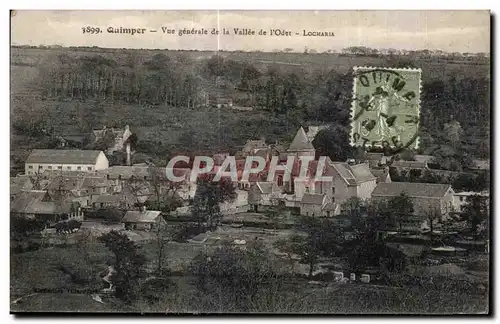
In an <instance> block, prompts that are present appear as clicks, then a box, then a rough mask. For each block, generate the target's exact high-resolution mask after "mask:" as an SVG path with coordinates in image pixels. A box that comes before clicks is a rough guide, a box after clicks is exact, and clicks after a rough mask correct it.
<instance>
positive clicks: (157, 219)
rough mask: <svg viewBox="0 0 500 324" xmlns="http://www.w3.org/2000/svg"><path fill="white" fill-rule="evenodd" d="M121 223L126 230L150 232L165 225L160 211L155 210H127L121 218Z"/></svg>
mask: <svg viewBox="0 0 500 324" xmlns="http://www.w3.org/2000/svg"><path fill="white" fill-rule="evenodd" d="M122 223H123V224H124V225H125V229H127V230H145V231H151V230H153V229H155V228H156V227H157V226H159V225H162V224H164V223H165V220H164V219H163V217H162V216H161V211H157V210H146V209H143V210H140V211H139V210H129V211H127V213H126V214H125V216H123V219H122Z"/></svg>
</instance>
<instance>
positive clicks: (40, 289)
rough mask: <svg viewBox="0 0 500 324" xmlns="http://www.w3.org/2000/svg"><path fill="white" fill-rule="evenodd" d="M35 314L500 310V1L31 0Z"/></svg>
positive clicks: (21, 276)
mask: <svg viewBox="0 0 500 324" xmlns="http://www.w3.org/2000/svg"><path fill="white" fill-rule="evenodd" d="M10 19H11V31H10V33H11V46H10V71H11V79H10V87H11V93H10V112H11V113H10V125H11V127H10V131H11V133H10V144H11V145H10V157H11V160H10V274H11V277H10V296H11V298H10V311H11V313H14V314H23V313H32V312H51V313H54V312H55V313H58V312H64V313H70V314H73V313H75V314H76V313H82V312H83V313H85V312H90V313H137V314H144V313H159V314H214V313H215V314H262V313H264V314H270V313H279V314H332V315H335V314H352V315H355V314H372V315H377V314H392V315H399V314H417V315H430V314H447V315H455V314H489V313H490V309H489V300H490V280H489V278H490V274H489V267H490V221H489V220H490V197H489V196H490V187H491V176H490V158H491V157H490V150H491V149H490V147H491V146H490V144H491V137H490V120H491V103H490V91H491V87H490V83H491V69H490V64H491V62H490V32H491V31H490V12H489V11H484V10H483V11H452V10H445V11H444V10H443V11H424V10H420V11H264V10H261V11H230V10H218V11H217V10H214V11H160V10H151V11H117V10H116V11H85V10H80V11H64V10H61V11H37V10H12V11H11V17H10Z"/></svg>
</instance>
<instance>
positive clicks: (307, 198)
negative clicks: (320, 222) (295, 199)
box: [300, 194, 325, 205]
mask: <svg viewBox="0 0 500 324" xmlns="http://www.w3.org/2000/svg"><path fill="white" fill-rule="evenodd" d="M324 198H325V195H323V194H304V196H302V200H301V201H300V202H301V203H303V204H311V205H323V200H324Z"/></svg>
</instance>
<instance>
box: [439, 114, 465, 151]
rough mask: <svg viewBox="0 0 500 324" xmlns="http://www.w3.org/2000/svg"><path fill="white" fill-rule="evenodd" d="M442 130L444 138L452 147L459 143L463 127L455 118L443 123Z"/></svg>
mask: <svg viewBox="0 0 500 324" xmlns="http://www.w3.org/2000/svg"><path fill="white" fill-rule="evenodd" d="M444 132H445V133H446V138H447V139H448V140H449V141H450V143H451V144H452V145H453V147H455V148H456V147H457V146H458V144H460V140H461V138H462V134H463V129H462V126H461V125H460V123H459V122H458V121H456V120H452V121H450V122H449V123H446V124H444Z"/></svg>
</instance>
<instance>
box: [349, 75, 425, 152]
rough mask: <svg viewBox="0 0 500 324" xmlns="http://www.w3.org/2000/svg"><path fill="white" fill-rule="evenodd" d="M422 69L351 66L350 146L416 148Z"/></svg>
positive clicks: (397, 148)
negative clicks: (352, 68)
mask: <svg viewBox="0 0 500 324" xmlns="http://www.w3.org/2000/svg"><path fill="white" fill-rule="evenodd" d="M421 72H422V71H421V70H420V69H407V68H404V69H392V68H377V67H354V86H353V101H352V108H351V123H352V124H351V126H352V128H351V145H352V146H361V147H364V148H369V147H381V148H384V147H385V148H388V149H390V150H392V151H393V152H395V153H397V152H398V151H400V150H402V149H405V148H408V149H415V148H418V144H419V143H418V126H419V123H420V86H421V81H420V78H421Z"/></svg>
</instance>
